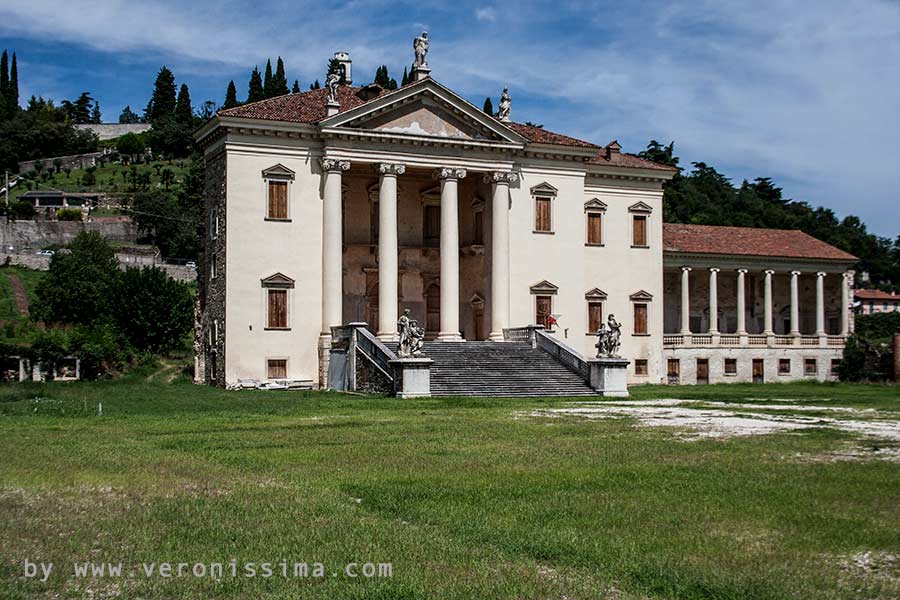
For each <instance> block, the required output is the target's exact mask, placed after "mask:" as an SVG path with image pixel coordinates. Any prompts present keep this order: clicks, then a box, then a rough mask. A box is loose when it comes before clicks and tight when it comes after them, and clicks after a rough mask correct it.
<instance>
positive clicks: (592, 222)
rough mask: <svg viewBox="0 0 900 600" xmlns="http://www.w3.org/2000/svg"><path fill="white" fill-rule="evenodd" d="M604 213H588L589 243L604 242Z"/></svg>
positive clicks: (597, 243) (598, 243)
mask: <svg viewBox="0 0 900 600" xmlns="http://www.w3.org/2000/svg"><path fill="white" fill-rule="evenodd" d="M602 226H603V215H602V214H601V213H588V215H587V243H588V244H596V245H600V244H602V243H603V229H602Z"/></svg>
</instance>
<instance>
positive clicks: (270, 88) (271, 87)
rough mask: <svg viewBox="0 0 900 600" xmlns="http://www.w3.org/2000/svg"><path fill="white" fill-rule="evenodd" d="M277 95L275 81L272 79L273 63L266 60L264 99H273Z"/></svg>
mask: <svg viewBox="0 0 900 600" xmlns="http://www.w3.org/2000/svg"><path fill="white" fill-rule="evenodd" d="M274 95H275V81H274V79H273V77H272V61H271V60H266V77H265V79H263V97H264V98H271V97H272V96H274Z"/></svg>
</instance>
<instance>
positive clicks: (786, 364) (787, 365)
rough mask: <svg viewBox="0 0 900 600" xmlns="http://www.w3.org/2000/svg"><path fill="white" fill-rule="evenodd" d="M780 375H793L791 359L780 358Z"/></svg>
mask: <svg viewBox="0 0 900 600" xmlns="http://www.w3.org/2000/svg"><path fill="white" fill-rule="evenodd" d="M778 374H779V375H790V374H791V359H789V358H779V359H778Z"/></svg>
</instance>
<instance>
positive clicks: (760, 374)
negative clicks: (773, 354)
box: [753, 358, 766, 383]
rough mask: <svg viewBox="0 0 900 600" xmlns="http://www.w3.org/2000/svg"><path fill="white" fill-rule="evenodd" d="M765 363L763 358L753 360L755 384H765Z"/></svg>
mask: <svg viewBox="0 0 900 600" xmlns="http://www.w3.org/2000/svg"><path fill="white" fill-rule="evenodd" d="M765 381H766V376H765V362H763V359H761V358H754V359H753V383H765Z"/></svg>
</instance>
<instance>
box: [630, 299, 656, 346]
mask: <svg viewBox="0 0 900 600" xmlns="http://www.w3.org/2000/svg"><path fill="white" fill-rule="evenodd" d="M628 299H629V300H631V335H632V336H633V337H649V336H651V335H652V334H651V333H650V304H651V303H652V300H653V294H651V293H650V292H647V291H644V290H640V291H637V292H635V293H633V294H631V296H629V297H628ZM638 306H644V311H645V312H644V326H645V330H644V331H643V332H638V328H637V307H638Z"/></svg>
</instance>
